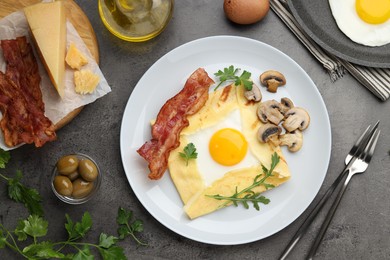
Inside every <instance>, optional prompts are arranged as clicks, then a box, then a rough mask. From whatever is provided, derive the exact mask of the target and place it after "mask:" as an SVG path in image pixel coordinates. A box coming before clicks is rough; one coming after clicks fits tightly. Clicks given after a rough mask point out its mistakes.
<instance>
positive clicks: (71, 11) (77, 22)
mask: <svg viewBox="0 0 390 260" xmlns="http://www.w3.org/2000/svg"><path fill="white" fill-rule="evenodd" d="M62 1H63V2H64V4H65V8H66V15H67V18H68V19H69V20H70V21H71V23H72V24H73V26H74V27H75V28H76V30H77V32H78V33H79V35H80V37H81V38H82V39H83V40H84V42H85V44H86V45H87V47H88V49H89V51H90V52H91V54H92V56H93V57H94V58H95V60H96V62H97V63H99V48H98V44H97V41H96V35H95V32H94V30H93V28H92V26H91V23H90V22H89V20H88V17H87V16H86V15H85V13H84V12H83V10H81V8H80V7H79V6H78V5H77V4H76V3H75V2H74V1H73V0H62ZM39 2H41V1H40V0H19V1H15V0H1V1H0V18H3V17H4V16H7V15H9V14H10V13H13V12H15V11H18V10H20V9H22V8H24V7H26V6H29V5H32V4H36V3H39ZM81 110H82V107H80V108H77V109H75V110H74V111H72V112H70V113H69V114H68V115H67V116H65V118H63V119H62V120H61V121H59V122H58V123H57V124H56V125H55V127H56V129H60V128H61V127H63V126H65V125H66V124H68V123H69V122H70V121H72V119H73V118H75V117H76V116H77V115H78V114H79V113H80V111H81Z"/></svg>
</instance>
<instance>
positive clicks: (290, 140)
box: [279, 130, 303, 152]
mask: <svg viewBox="0 0 390 260" xmlns="http://www.w3.org/2000/svg"><path fill="white" fill-rule="evenodd" d="M279 140H280V145H286V146H287V147H288V150H289V151H290V152H296V151H299V150H300V149H301V148H302V145H303V134H302V132H301V131H299V130H295V131H293V132H291V133H285V134H283V135H280V137H279Z"/></svg>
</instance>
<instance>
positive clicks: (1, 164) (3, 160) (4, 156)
mask: <svg viewBox="0 0 390 260" xmlns="http://www.w3.org/2000/svg"><path fill="white" fill-rule="evenodd" d="M10 158H11V155H10V154H9V151H4V150H3V149H0V168H1V169H4V168H5V166H6V164H7V163H8V161H9V159H10Z"/></svg>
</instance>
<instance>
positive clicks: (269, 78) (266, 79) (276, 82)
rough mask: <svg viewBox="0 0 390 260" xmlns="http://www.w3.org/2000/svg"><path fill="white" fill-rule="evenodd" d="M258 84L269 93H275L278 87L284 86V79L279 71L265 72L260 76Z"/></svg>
mask: <svg viewBox="0 0 390 260" xmlns="http://www.w3.org/2000/svg"><path fill="white" fill-rule="evenodd" d="M260 82H261V84H263V85H264V86H267V90H268V91H269V92H272V93H275V92H276V91H277V89H278V87H279V86H284V85H285V84H286V78H285V77H284V76H283V74H282V73H280V72H279V71H276V70H267V71H265V72H264V73H262V74H261V75H260Z"/></svg>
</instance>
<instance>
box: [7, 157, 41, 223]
mask: <svg viewBox="0 0 390 260" xmlns="http://www.w3.org/2000/svg"><path fill="white" fill-rule="evenodd" d="M10 158H11V155H10V153H9V151H4V150H2V149H0V169H4V168H5V167H6V165H7V163H8V162H9V160H10ZM0 177H1V178H2V179H4V180H5V181H7V189H8V197H9V198H10V199H12V200H14V201H16V202H20V203H23V204H24V206H25V207H26V208H27V209H28V211H29V212H30V214H32V215H38V216H43V209H42V204H41V203H42V197H41V196H40V195H39V193H38V191H37V190H35V189H32V188H28V187H26V186H25V185H23V184H22V183H21V179H22V177H23V174H22V172H21V171H16V174H15V177H14V178H11V177H7V176H5V175H4V174H1V173H0Z"/></svg>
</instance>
